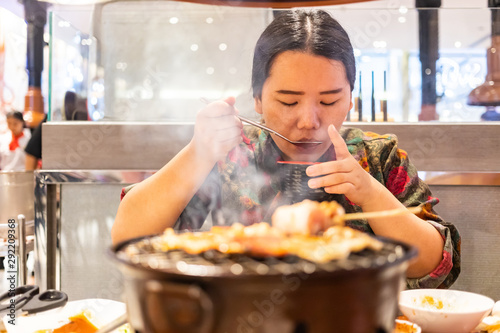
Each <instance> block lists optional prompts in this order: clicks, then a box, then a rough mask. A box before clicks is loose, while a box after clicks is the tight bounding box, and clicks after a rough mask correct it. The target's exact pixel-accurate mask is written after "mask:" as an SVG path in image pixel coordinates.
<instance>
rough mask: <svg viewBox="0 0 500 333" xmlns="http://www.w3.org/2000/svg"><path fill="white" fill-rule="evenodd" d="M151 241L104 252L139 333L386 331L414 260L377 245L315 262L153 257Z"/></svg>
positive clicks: (409, 252) (210, 255) (404, 251)
mask: <svg viewBox="0 0 500 333" xmlns="http://www.w3.org/2000/svg"><path fill="white" fill-rule="evenodd" d="M150 239H151V236H149V237H145V238H144V237H143V238H139V239H135V240H131V241H126V242H124V243H121V244H118V245H117V246H115V247H113V248H112V249H111V255H112V257H113V258H114V261H115V262H116V264H117V265H118V267H119V269H120V271H121V272H122V273H123V276H124V290H125V297H126V303H127V311H128V319H129V323H130V325H131V326H132V327H133V328H134V329H135V330H136V331H138V332H141V333H181V332H182V333H195V332H196V333H332V332H342V333H375V332H380V333H382V332H386V333H389V332H392V329H393V326H394V320H395V317H396V315H397V303H398V294H399V292H400V290H401V288H402V287H403V285H404V283H405V272H406V269H407V266H408V261H409V259H411V258H412V257H414V256H415V255H416V250H415V249H414V248H410V247H408V246H407V245H405V244H402V243H399V242H395V241H392V240H387V239H383V240H382V241H383V242H384V247H383V249H382V250H381V251H377V252H374V251H372V250H363V251H362V252H358V253H352V254H351V255H350V256H349V257H348V258H347V259H344V260H337V261H331V262H328V263H325V264H317V263H311V262H309V261H306V260H303V259H300V258H297V257H291V256H290V257H284V258H266V259H259V258H252V257H248V256H245V255H234V254H233V255H227V254H222V253H220V252H217V251H209V252H205V253H203V254H202V255H189V254H187V253H185V252H183V251H169V252H162V253H155V252H154V251H148V245H147V244H148V242H149V241H150ZM138 245H140V246H138ZM131 253H132V254H131Z"/></svg>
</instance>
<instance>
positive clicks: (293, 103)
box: [280, 101, 299, 106]
mask: <svg viewBox="0 0 500 333" xmlns="http://www.w3.org/2000/svg"><path fill="white" fill-rule="evenodd" d="M280 103H281V104H283V105H284V106H294V105H297V104H298V103H299V102H297V101H295V102H292V103H287V102H285V101H280Z"/></svg>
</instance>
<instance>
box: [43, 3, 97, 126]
mask: <svg viewBox="0 0 500 333" xmlns="http://www.w3.org/2000/svg"><path fill="white" fill-rule="evenodd" d="M48 24H49V32H50V42H49V82H48V83H49V84H48V86H49V89H48V91H49V102H48V104H49V112H48V120H49V121H60V120H92V119H95V118H97V119H99V118H100V117H99V116H97V117H95V116H96V115H94V114H93V113H92V111H93V110H92V109H90V108H89V103H88V99H89V97H92V95H91V94H89V90H90V89H91V88H92V81H91V78H93V77H95V73H96V67H95V57H96V56H95V50H96V48H95V44H96V40H95V38H93V37H91V36H90V35H89V33H85V32H82V31H80V30H79V29H77V28H75V27H74V26H73V25H72V24H71V22H69V21H68V20H66V19H63V18H62V17H60V16H59V15H57V13H55V12H50V13H49V21H48ZM100 111H102V112H103V110H102V109H100Z"/></svg>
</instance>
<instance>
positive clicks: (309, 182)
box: [307, 179, 318, 188]
mask: <svg viewBox="0 0 500 333" xmlns="http://www.w3.org/2000/svg"><path fill="white" fill-rule="evenodd" d="M307 185H309V187H310V188H316V187H318V182H317V181H316V180H314V179H311V180H309V181H308V182H307Z"/></svg>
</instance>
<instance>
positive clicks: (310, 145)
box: [294, 140, 321, 150]
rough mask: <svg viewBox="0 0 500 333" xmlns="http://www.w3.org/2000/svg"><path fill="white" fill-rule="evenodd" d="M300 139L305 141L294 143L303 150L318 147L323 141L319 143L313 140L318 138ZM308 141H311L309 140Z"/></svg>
mask: <svg viewBox="0 0 500 333" xmlns="http://www.w3.org/2000/svg"><path fill="white" fill-rule="evenodd" d="M300 141H303V142H304V143H294V146H297V147H298V148H299V149H301V150H302V149H303V150H309V149H313V148H316V147H317V146H319V145H321V143H317V142H314V143H313V142H312V141H317V140H300ZM307 141H311V143H309V142H307Z"/></svg>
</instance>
